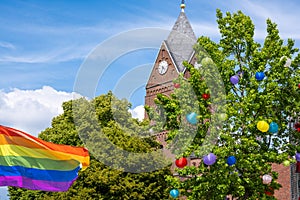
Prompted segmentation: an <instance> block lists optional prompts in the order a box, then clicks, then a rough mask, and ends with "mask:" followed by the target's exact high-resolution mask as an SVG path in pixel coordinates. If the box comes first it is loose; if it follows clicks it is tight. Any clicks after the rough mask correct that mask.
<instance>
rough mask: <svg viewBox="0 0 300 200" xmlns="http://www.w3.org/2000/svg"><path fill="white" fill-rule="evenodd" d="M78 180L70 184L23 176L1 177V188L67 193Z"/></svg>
mask: <svg viewBox="0 0 300 200" xmlns="http://www.w3.org/2000/svg"><path fill="white" fill-rule="evenodd" d="M75 180H76V178H75V179H74V180H72V181H69V182H53V181H43V180H33V179H30V178H26V177H23V176H0V186H14V187H21V188H27V189H30V190H44V191H50V192H64V191H67V190H68V189H69V188H70V187H71V185H72V184H73V182H74V181H75Z"/></svg>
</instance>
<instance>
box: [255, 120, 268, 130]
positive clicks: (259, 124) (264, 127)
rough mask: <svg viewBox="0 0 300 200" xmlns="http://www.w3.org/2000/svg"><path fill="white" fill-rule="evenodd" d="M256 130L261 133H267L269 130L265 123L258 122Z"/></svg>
mask: <svg viewBox="0 0 300 200" xmlns="http://www.w3.org/2000/svg"><path fill="white" fill-rule="evenodd" d="M257 129H258V130H260V131H261V132H267V131H268V130H269V124H268V123H267V122H265V121H259V122H258V123H257Z"/></svg>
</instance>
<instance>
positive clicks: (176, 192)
mask: <svg viewBox="0 0 300 200" xmlns="http://www.w3.org/2000/svg"><path fill="white" fill-rule="evenodd" d="M170 195H171V197H173V198H174V199H175V198H177V197H178V196H179V191H178V190H177V189H172V190H171V191H170Z"/></svg>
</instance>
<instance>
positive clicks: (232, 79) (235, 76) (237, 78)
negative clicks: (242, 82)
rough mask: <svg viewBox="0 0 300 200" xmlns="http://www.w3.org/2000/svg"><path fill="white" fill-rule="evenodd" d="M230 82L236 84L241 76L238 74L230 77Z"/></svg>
mask: <svg viewBox="0 0 300 200" xmlns="http://www.w3.org/2000/svg"><path fill="white" fill-rule="evenodd" d="M230 82H231V83H232V84H233V85H235V84H237V83H238V82H239V77H238V76H237V75H234V76H232V77H230Z"/></svg>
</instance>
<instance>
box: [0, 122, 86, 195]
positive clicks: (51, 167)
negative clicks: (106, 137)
mask: <svg viewBox="0 0 300 200" xmlns="http://www.w3.org/2000/svg"><path fill="white" fill-rule="evenodd" d="M89 162H90V157H89V153H88V151H87V149H85V148H81V147H71V146H67V145H59V144H53V143H51V142H46V141H43V140H41V139H39V138H36V137H33V136H31V135H29V134H27V133H24V132H22V131H19V130H16V129H13V128H9V127H4V126H1V125H0V186H15V187H21V188H27V189H30V190H44V191H52V192H61V191H67V190H68V189H69V187H71V185H72V183H73V182H74V181H75V180H76V179H77V177H78V171H79V170H80V169H81V168H82V169H83V170H84V169H85V168H87V167H88V166H89Z"/></svg>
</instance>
